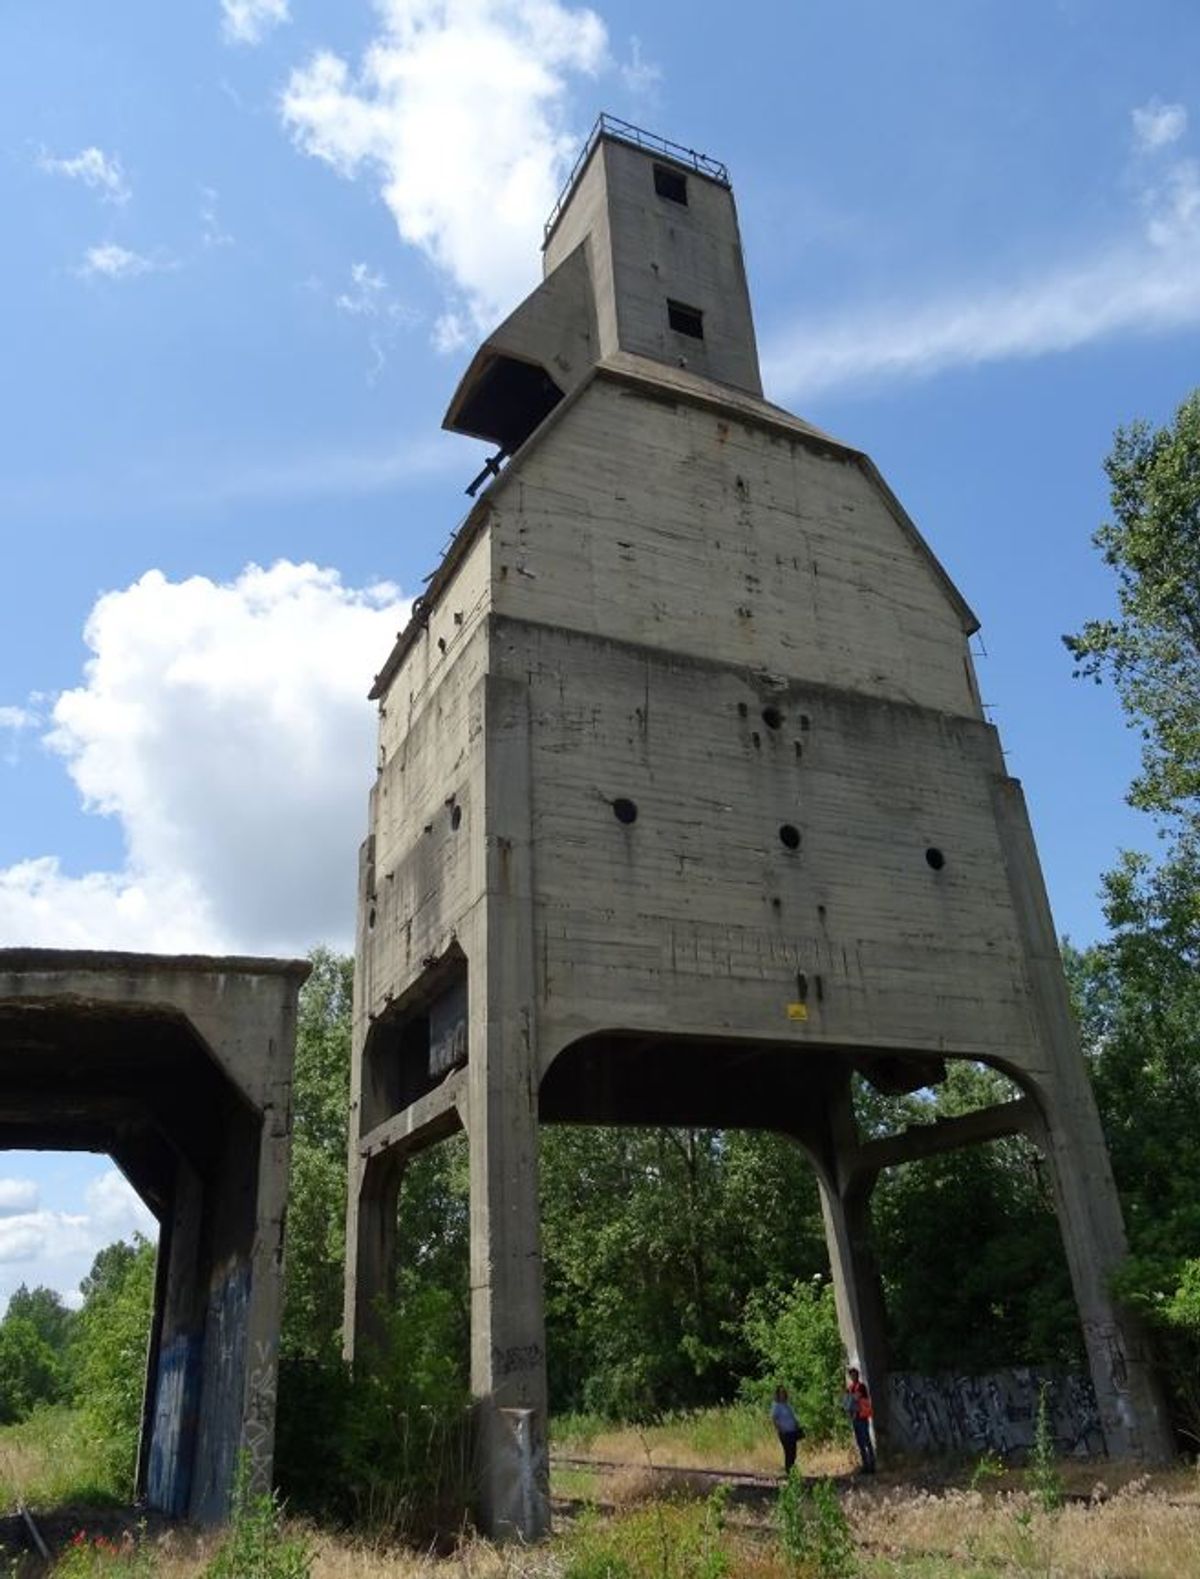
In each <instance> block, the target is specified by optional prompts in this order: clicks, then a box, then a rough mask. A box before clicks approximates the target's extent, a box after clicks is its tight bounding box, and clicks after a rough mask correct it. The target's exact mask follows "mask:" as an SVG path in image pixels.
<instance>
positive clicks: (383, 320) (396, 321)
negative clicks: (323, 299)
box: [334, 263, 420, 380]
mask: <svg viewBox="0 0 1200 1579" xmlns="http://www.w3.org/2000/svg"><path fill="white" fill-rule="evenodd" d="M334 306H335V307H336V308H337V310H338V311H339V312H340V313H345V314H346V315H347V316H348V317H350V318H362V319H365V320H366V321H367V323H368V326H369V332H368V335H367V344H368V345H369V347H370V349H371V369H370V373H369V375H368V376H369V378H370V379H371V380H374V379H375V378H377V377H378V376H379V374H380V373H381V372H382V371H383V367H384V363H385V362H386V361H387V353H388V351H389V350H390V349H391V347H392V345H393V344H394V342H395V339H396V336H397V335H398V334H399V332H400V331H401V330H402V329H405V328H408V327H410V326H411V325H412V324H415V323H418V322H420V315H419V314H417V313H415V312H413V311H412V310H411V308H408V307H405V305H404V303H403V302H401V301H400V300H399V299H398V298H397V297H395V296H393V295H392V294H391V292H390V291H389V290H388V282H387V278H386V276H385V275H383V274H382V273H380V272H379V271H378V270H376V269H372V268H371V267H370V266H369V265H368V264H366V263H355V264H352V265H351V268H350V286H349V288H348V289H347V290H344V291H342V292H340V293H339V294H338V295H337V296H336V297H335V298H334Z"/></svg>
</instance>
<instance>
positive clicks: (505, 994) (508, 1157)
mask: <svg viewBox="0 0 1200 1579" xmlns="http://www.w3.org/2000/svg"><path fill="white" fill-rule="evenodd" d="M475 705H476V706H478V707H482V708H483V709H484V710H485V711H486V715H487V716H486V729H485V731H484V736H485V739H486V740H487V757H486V764H485V775H486V794H487V799H488V805H489V812H490V822H491V826H492V828H493V829H494V830H495V833H494V834H493V835H492V836H491V837H490V838H489V841H488V848H487V852H486V861H487V892H488V902H487V916H486V931H485V930H484V928H483V927H481V926H479V924H478V922H476V924H475V925H473V926H472V927H471V928H470V929H469V931H468V935H467V936H466V937H465V938H464V939H463V944H464V947H465V950H466V954H467V959H468V961H469V982H468V992H469V1000H470V1007H469V1017H470V1035H469V1046H470V1063H469V1064H468V1074H467V1111H466V1114H465V1122H466V1128H467V1136H468V1144H469V1151H470V1174H471V1391H472V1393H473V1394H474V1397H475V1400H476V1412H477V1424H478V1443H479V1457H478V1476H479V1479H478V1504H477V1511H478V1518H479V1522H480V1525H481V1527H482V1528H483V1530H484V1531H485V1533H487V1534H488V1535H490V1536H492V1537H494V1538H501V1539H504V1538H511V1537H513V1536H516V1537H519V1538H520V1539H522V1540H526V1541H532V1540H537V1539H538V1538H539V1537H540V1536H542V1535H544V1534H545V1533H546V1532H547V1530H548V1529H549V1524H550V1484H549V1465H548V1461H547V1454H546V1348H545V1341H546V1340H545V1326H544V1321H543V1313H542V1257H541V1233H540V1207H539V1200H538V1160H537V1159H538V1077H539V1068H538V1057H537V1048H536V1046H535V1043H534V1030H533V1027H534V1025H535V1023H536V1019H535V1008H534V1005H535V992H536V985H535V974H534V952H533V911H532V870H531V869H532V861H533V849H532V840H531V836H530V827H529V807H530V805H531V792H530V777H529V775H530V767H529V699H528V693H527V690H526V688H525V686H524V685H523V684H516V683H514V682H512V681H506V680H501V679H498V678H497V677H495V676H489V677H488V678H487V679H486V680H485V681H484V682H483V685H482V686H481V687H480V690H479V691H478V692H477V693H476V698H475Z"/></svg>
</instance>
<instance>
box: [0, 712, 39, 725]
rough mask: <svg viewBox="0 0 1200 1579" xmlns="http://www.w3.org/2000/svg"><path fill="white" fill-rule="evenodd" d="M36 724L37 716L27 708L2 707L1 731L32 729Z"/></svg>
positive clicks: (0, 717) (0, 714) (0, 716)
mask: <svg viewBox="0 0 1200 1579" xmlns="http://www.w3.org/2000/svg"><path fill="white" fill-rule="evenodd" d="M36 723H37V714H36V713H31V712H30V710H29V709H28V708H27V707H0V729H12V730H18V729H32V728H33V726H34V724H36Z"/></svg>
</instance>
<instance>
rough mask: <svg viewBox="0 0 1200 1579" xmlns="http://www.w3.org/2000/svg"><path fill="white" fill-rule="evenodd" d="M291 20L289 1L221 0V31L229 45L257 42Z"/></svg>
mask: <svg viewBox="0 0 1200 1579" xmlns="http://www.w3.org/2000/svg"><path fill="white" fill-rule="evenodd" d="M290 19H291V8H290V6H289V4H288V0H221V32H222V35H223V36H224V38H225V40H226V42H227V43H230V44H260V43H261V42H262V41H263V39H264V38H265V37H266V36H267V34H268V33H270V32H271V31H272V30H273V29H275V28H277V27H278V26H279V25H280V23H282V22H287V21H290Z"/></svg>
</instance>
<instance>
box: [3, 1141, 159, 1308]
mask: <svg viewBox="0 0 1200 1579" xmlns="http://www.w3.org/2000/svg"><path fill="white" fill-rule="evenodd" d="M99 1161H100V1159H98V1158H97V1162H99ZM9 1183H13V1184H21V1185H23V1186H24V1185H27V1186H29V1189H30V1190H31V1191H32V1198H31V1200H30V1201H29V1203H28V1205H27V1206H24V1207H22V1208H20V1209H14V1211H13V1212H12V1213H11V1215H2V1216H0V1304H3V1303H6V1302H7V1299H8V1296H10V1295H11V1294H12V1293H13V1291H14V1290H15V1289H16V1288H17V1286H18V1285H19V1284H21V1283H25V1284H26V1285H28V1286H36V1285H43V1286H45V1287H48V1288H53V1289H56V1290H57V1291H58V1292H59V1293H60V1294H61V1295H62V1296H63V1299H64V1300H65V1302H66V1303H67V1304H68V1305H70V1306H71V1307H72V1308H75V1309H77V1308H78V1306H79V1304H80V1296H79V1282H80V1279H81V1278H82V1277H83V1276H84V1274H85V1273H86V1272H87V1271H88V1270H89V1268H90V1267H91V1265H92V1262H93V1261H94V1260H95V1257H96V1254H97V1252H99V1251H100V1250H103V1249H104V1247H105V1245H110V1244H112V1243H113V1242H114V1240H117V1239H131V1238H132V1237H133V1235H134V1234H135V1233H141V1234H145V1235H146V1237H147V1238H149V1239H153V1238H155V1236H156V1234H157V1226H156V1224H155V1221H154V1215H153V1213H152V1212H150V1211H149V1210H148V1208H147V1207H145V1206H144V1205H143V1204H142V1202H141V1200H140V1199H139V1198H138V1196H137V1194H136V1192H135V1191H134V1190H133V1188H132V1186H131V1185H130V1184H129V1183H128V1182H127V1181H126V1179H125V1178H124V1176H123V1175H122V1174H121V1173H120V1172H118V1170H117V1169H116V1168H115V1167H113V1166H112V1164H111V1163H106V1164H105V1165H104V1171H103V1172H101V1173H97V1174H96V1175H94V1176H93V1177H92V1178H91V1179H90V1180H89V1181H88V1182H87V1184H86V1185H85V1187H84V1191H83V1196H84V1201H83V1205H84V1209H83V1210H82V1211H80V1212H61V1211H51V1210H50V1209H49V1208H46V1207H41V1208H39V1207H38V1205H37V1187H36V1185H34V1184H33V1182H32V1180H4V1181H0V1188H2V1186H3V1185H4V1184H9Z"/></svg>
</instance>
